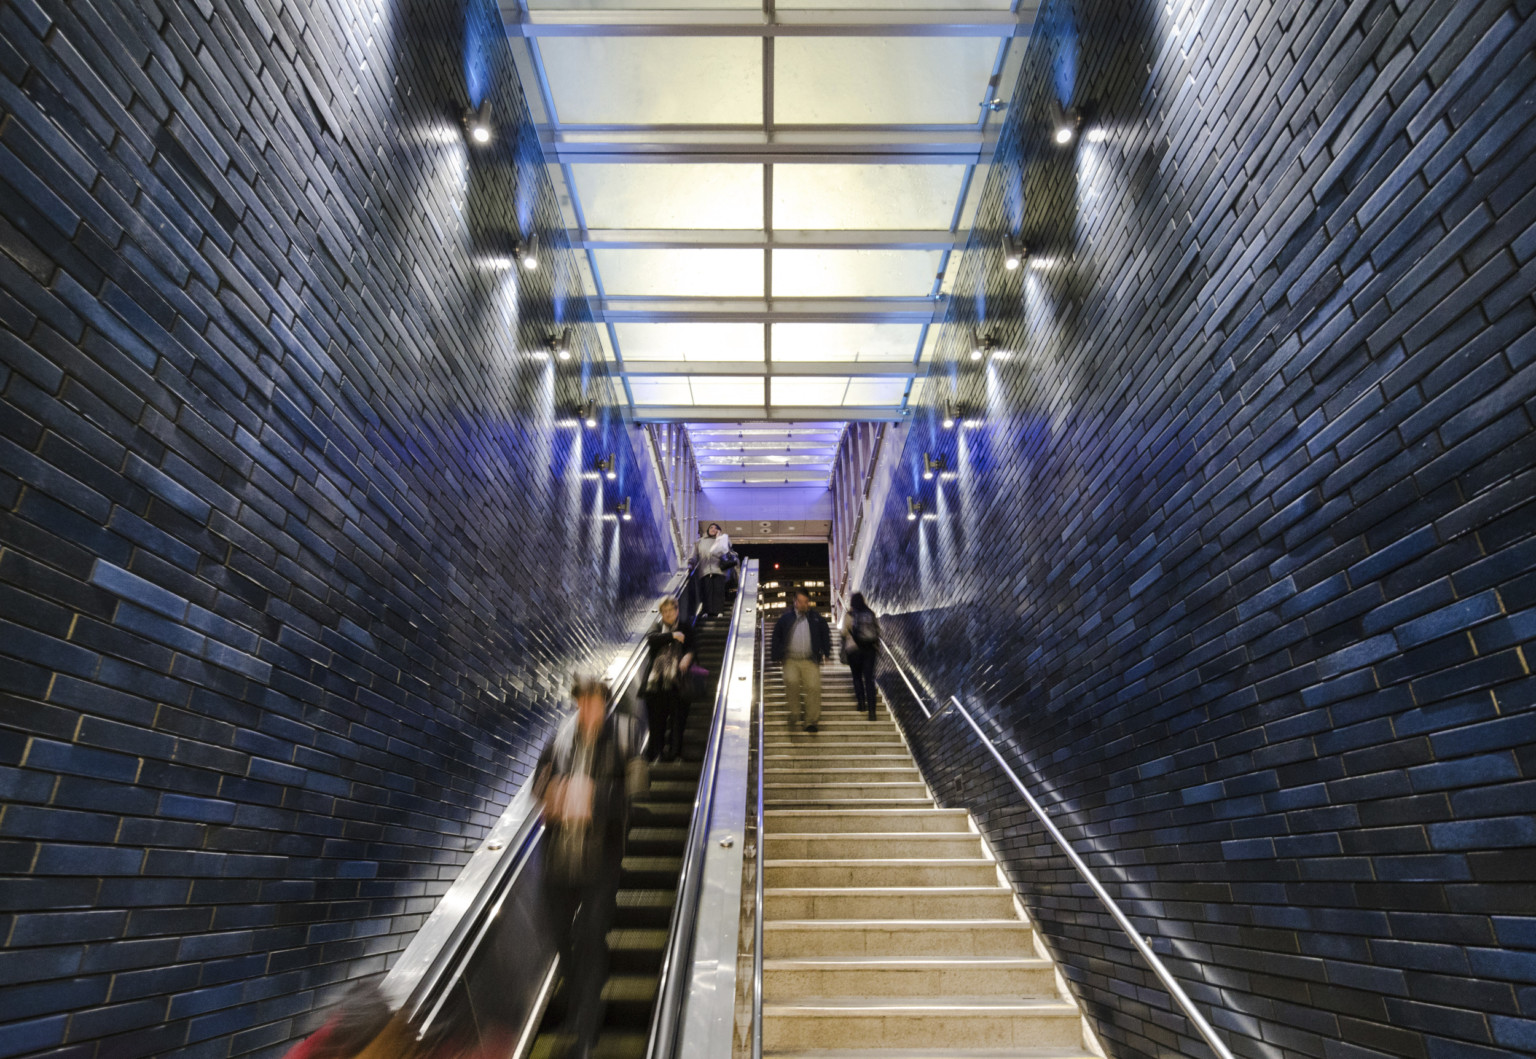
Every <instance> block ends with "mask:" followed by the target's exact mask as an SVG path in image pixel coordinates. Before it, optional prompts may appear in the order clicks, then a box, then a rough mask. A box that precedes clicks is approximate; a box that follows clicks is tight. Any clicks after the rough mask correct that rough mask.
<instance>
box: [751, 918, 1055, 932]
mask: <svg viewBox="0 0 1536 1059" xmlns="http://www.w3.org/2000/svg"><path fill="white" fill-rule="evenodd" d="M893 927H900V928H901V929H902V930H914V931H915V930H946V929H952V928H964V929H967V930H983V929H985V930H1007V931H1014V930H1017V931H1028V930H1033V929H1034V928H1033V927H1031V926H1030V925H1029V924H1028V923H1026V922H1024V920H1022V919H772V920H769V921H767V922H765V923H764V924H763V929H764V930H890V929H892V928H893Z"/></svg>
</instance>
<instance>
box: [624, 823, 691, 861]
mask: <svg viewBox="0 0 1536 1059" xmlns="http://www.w3.org/2000/svg"><path fill="white" fill-rule="evenodd" d="M687 841H688V829H687V828H686V827H631V828H630V829H629V836H628V837H627V838H626V839H625V842H624V848H625V849H627V850H630V851H631V852H634V853H644V854H659V855H661V856H667V855H671V854H675V855H677V856H682V853H683V845H684V844H685V843H686V842H687Z"/></svg>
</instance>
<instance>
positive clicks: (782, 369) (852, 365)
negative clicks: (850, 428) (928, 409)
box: [622, 360, 928, 378]
mask: <svg viewBox="0 0 1536 1059" xmlns="http://www.w3.org/2000/svg"><path fill="white" fill-rule="evenodd" d="M927 370H928V364H927V362H926V361H925V362H924V363H922V364H913V363H912V362H911V361H910V360H898V361H888V362H881V361H842V360H776V361H774V362H773V363H772V364H766V363H764V362H763V361H760V360H692V361H689V360H627V361H625V362H624V368H623V372H622V374H624V375H628V376H630V377H631V378H633V377H635V376H637V375H770V376H773V377H774V378H784V377H786V376H789V377H794V376H801V377H804V376H808V375H817V376H826V375H830V376H834V377H837V378H864V377H869V378H874V377H882V376H898V377H907V378H910V377H912V376H914V375H921V374H925V373H926V372H927Z"/></svg>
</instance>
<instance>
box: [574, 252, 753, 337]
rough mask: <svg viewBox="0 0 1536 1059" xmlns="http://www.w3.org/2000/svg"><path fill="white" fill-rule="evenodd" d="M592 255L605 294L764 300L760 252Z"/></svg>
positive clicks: (604, 253)
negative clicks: (762, 298)
mask: <svg viewBox="0 0 1536 1059" xmlns="http://www.w3.org/2000/svg"><path fill="white" fill-rule="evenodd" d="M593 257H594V258H595V259H596V260H597V269H598V272H599V273H600V274H601V276H602V281H603V293H604V294H609V295H614V296H622V295H654V296H659V297H666V296H676V297H693V298H729V297H746V298H761V297H762V296H763V251H761V250H597V251H594V252H593ZM759 349H761V343H759Z"/></svg>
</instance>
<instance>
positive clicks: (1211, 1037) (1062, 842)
mask: <svg viewBox="0 0 1536 1059" xmlns="http://www.w3.org/2000/svg"><path fill="white" fill-rule="evenodd" d="M886 653H887V654H889V653H890V652H889V649H887V652H886ZM891 661H892V662H895V658H894V657H892V659H891ZM897 668H898V671H899V670H900V666H898V667H897ZM902 679H903V680H905V679H906V674H905V673H903V674H902ZM907 686H908V687H909V688H910V687H911V686H912V685H911V683H910V682H908V684H907ZM949 701H950V702H952V703H954V704H955V706H957V707H958V708H959V710H960V716H962V717H964V718H965V720H966V723H968V724H969V725H970V726H971V728H972V729H973V730H975V732H976V735H977V737H978V738H979V739H980V740H981V742H982V745H984V746H985V747H986V748H987V750H988V752H989V753H991V755H992V757H993V759H994V760H995V761H996V762H997V763H998V765H1000V766H1001V767H1002V770H1003V771H1004V772H1005V773H1007V774H1008V778H1009V779H1010V780H1011V781H1012V782H1013V785H1014V787H1015V788H1017V790H1018V792H1019V794H1021V795H1022V796H1023V797H1024V803H1025V804H1026V805H1028V806H1029V808H1030V810H1031V811H1032V812H1033V813H1034V814H1035V816H1036V817H1038V818H1039V820H1040V823H1042V824H1043V825H1045V829H1046V831H1048V832H1049V833H1050V836H1051V837H1052V838H1053V839H1055V840H1056V844H1057V845H1058V846H1060V847H1061V849H1062V852H1063V853H1065V854H1066V855H1067V859H1068V860H1070V861H1071V862H1072V866H1073V867H1074V868H1076V869H1077V872H1078V874H1079V875H1081V876H1082V877H1083V879H1084V880H1086V881H1087V883H1088V886H1089V887H1090V888H1091V889H1092V890H1093V892H1094V894H1095V895H1097V897H1098V899H1099V900H1100V901H1102V902H1103V903H1104V907H1105V908H1107V909H1109V914H1110V915H1111V916H1113V917H1114V920H1115V922H1116V923H1117V924H1119V926H1120V929H1121V930H1123V931H1124V932H1125V934H1126V936H1127V937H1128V938H1130V939H1131V944H1132V945H1134V946H1135V947H1136V951H1137V952H1139V953H1141V956H1142V959H1144V960H1146V961H1147V963H1148V964H1149V965H1150V966H1151V968H1152V973H1153V974H1155V975H1157V979H1158V981H1160V982H1162V983H1163V988H1164V989H1166V990H1168V995H1169V996H1171V997H1173V999H1174V1002H1175V1003H1176V1004H1178V1005H1179V1007H1180V1008H1182V1009H1183V1010H1184V1015H1185V1017H1186V1018H1188V1019H1189V1021H1190V1023H1191V1024H1192V1025H1193V1026H1194V1027H1195V1030H1196V1032H1198V1033H1199V1034H1200V1036H1201V1037H1202V1038H1204V1040H1205V1043H1206V1044H1208V1045H1209V1046H1210V1048H1211V1051H1213V1052H1215V1053H1216V1054H1217V1055H1218V1056H1219V1057H1220V1059H1233V1057H1232V1053H1231V1051H1229V1050H1228V1049H1227V1046H1226V1044H1225V1043H1223V1042H1222V1040H1221V1038H1220V1037H1218V1036H1216V1031H1215V1030H1214V1029H1212V1028H1211V1024H1210V1023H1209V1022H1207V1021H1206V1020H1205V1016H1204V1015H1202V1014H1200V1012H1199V1010H1197V1009H1196V1007H1195V1005H1194V1002H1193V1001H1192V1000H1190V999H1189V996H1188V995H1187V994H1186V993H1185V992H1184V988H1183V987H1182V986H1181V985H1179V982H1178V979H1176V978H1174V977H1173V973H1172V972H1171V971H1169V970H1168V968H1167V967H1165V966H1164V965H1163V961H1162V960H1160V959H1158V956H1157V953H1155V952H1153V951H1152V946H1151V945H1149V944H1147V939H1146V938H1144V937H1142V936H1141V934H1140V932H1139V931H1137V929H1136V926H1135V924H1133V923H1132V922H1131V920H1130V918H1129V917H1128V916H1127V915H1126V914H1125V913H1124V912H1123V911H1121V909H1120V906H1119V905H1118V904H1116V903H1115V899H1114V898H1113V897H1111V896H1110V895H1109V891H1108V890H1106V889H1105V888H1104V884H1103V883H1101V882H1099V879H1098V876H1096V875H1094V874H1093V870H1092V869H1091V868H1089V867H1088V864H1087V862H1086V861H1084V860H1083V858H1082V857H1080V856H1079V855H1078V853H1077V850H1075V849H1073V848H1072V844H1071V843H1070V842H1068V841H1067V836H1065V835H1063V834H1062V833H1061V830H1060V829H1059V828H1058V827H1057V826H1056V825H1055V824H1054V823H1052V822H1051V818H1050V817H1049V816H1048V815H1046V812H1045V807H1044V806H1042V805H1041V804H1040V803H1039V802H1037V801H1036V800H1035V796H1034V795H1032V794H1030V793H1029V788H1028V787H1025V786H1024V781H1023V780H1022V779H1020V778H1019V774H1018V773H1017V772H1015V771H1014V770H1013V768H1012V767H1011V766H1010V765H1009V764H1008V762H1007V761H1005V760H1004V759H1003V755H1002V754H1001V753H999V752H998V749H997V746H996V744H994V743H993V742H992V740H991V739H989V738H988V737H987V734H986V733H985V732H983V731H982V730H981V726H980V725H979V724H977V723H976V718H974V717H972V716H971V711H970V710H968V709H966V708H965V703H963V702H961V701H960V700H959V698H957V697H956V696H954V695H951V696H950V697H949Z"/></svg>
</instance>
